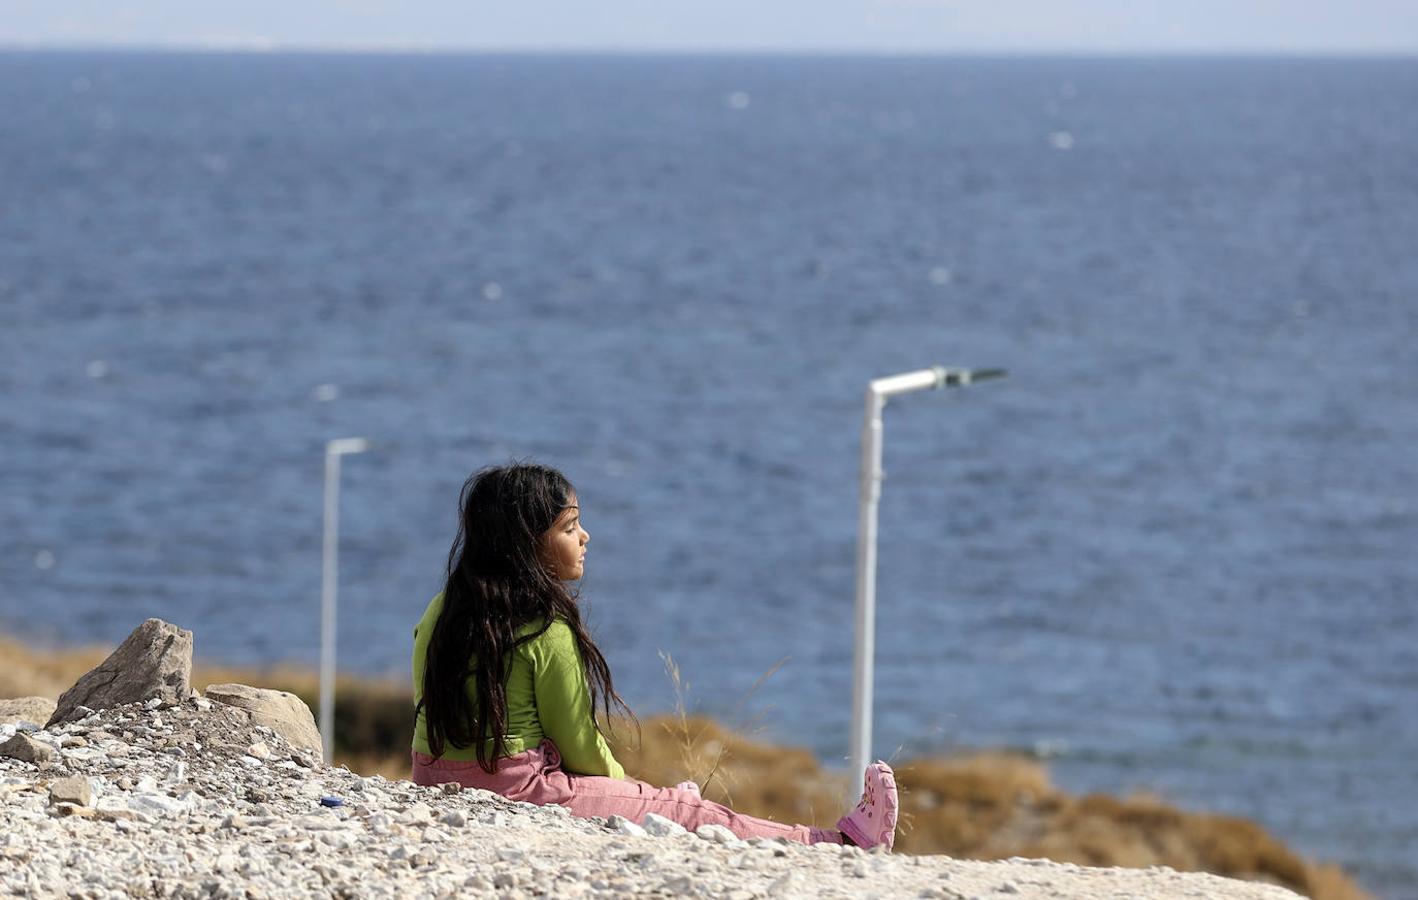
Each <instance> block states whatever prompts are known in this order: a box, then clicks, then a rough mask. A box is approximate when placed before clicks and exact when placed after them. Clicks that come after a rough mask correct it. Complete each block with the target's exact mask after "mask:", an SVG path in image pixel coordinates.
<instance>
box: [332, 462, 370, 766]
mask: <svg viewBox="0 0 1418 900" xmlns="http://www.w3.org/2000/svg"><path fill="white" fill-rule="evenodd" d="M368 449H369V441H366V440H365V439H364V438H340V439H338V440H333V441H330V442H329V443H327V444H326V445H325V550H324V553H323V559H322V561H323V566H322V568H321V575H320V745H321V747H322V748H323V751H324V754H325V762H327V763H328V762H330V759H331V756H332V754H333V753H334V752H335V594H336V592H337V591H338V589H339V586H340V576H339V553H340V457H341V456H344V455H346V454H348V453H363V452H364V451H366V450H368Z"/></svg>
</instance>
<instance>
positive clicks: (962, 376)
mask: <svg viewBox="0 0 1418 900" xmlns="http://www.w3.org/2000/svg"><path fill="white" fill-rule="evenodd" d="M1004 375H1005V370H1004V369H958V368H946V367H944V366H935V367H933V368H930V369H919V370H917V371H915V372H905V373H903V374H901V375H891V376H889V377H886V378H878V379H876V380H874V381H872V382H871V383H870V384H868V385H867V406H866V418H865V419H864V420H863V422H862V469H861V505H860V508H859V511H858V518H857V608H856V627H855V647H854V651H853V663H852V743H851V753H850V757H849V759H850V762H849V763H848V765H849V766H851V768H850V770H849V771H848V774H847V777H848V782H847V783H848V785H850V786H852V787H851V789H850V794H851V797H849V802H850V801H851V800H855V799H856V794H857V793H859V792H860V790H861V787H862V773H863V770H864V769H865V768H866V764H867V760H868V759H869V758H870V756H871V729H872V721H871V718H872V678H873V667H874V665H875V659H876V523H877V507H878V506H879V505H880V501H881V478H882V471H881V411H882V410H883V409H884V408H885V407H886V401H887V400H888V399H889V398H891V397H895V396H896V395H898V394H908V393H910V392H912V391H920V390H925V389H927V388H933V389H936V390H940V389H942V388H947V387H963V386H965V385H967V384H971V383H973V382H976V381H982V380H984V379H986V378H1001V377H1003V376H1004Z"/></svg>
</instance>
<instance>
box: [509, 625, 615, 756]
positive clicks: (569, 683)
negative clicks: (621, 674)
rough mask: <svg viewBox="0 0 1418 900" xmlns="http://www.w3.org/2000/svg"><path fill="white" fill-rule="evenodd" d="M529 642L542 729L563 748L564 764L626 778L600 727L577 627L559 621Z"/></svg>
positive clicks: (553, 741) (559, 749) (528, 651)
mask: <svg viewBox="0 0 1418 900" xmlns="http://www.w3.org/2000/svg"><path fill="white" fill-rule="evenodd" d="M523 646H524V647H525V648H526V649H527V653H528V655H529V656H530V657H531V662H532V673H533V683H532V689H533V691H534V692H535V694H536V699H537V718H538V719H540V720H541V724H542V732H543V733H544V734H545V735H546V736H547V737H549V738H551V740H552V743H554V744H556V749H557V750H558V751H560V753H561V762H562V767H563V768H565V769H566V771H568V772H571V773H574V774H577V775H605V776H608V777H610V778H624V777H625V769H624V768H622V767H621V765H620V763H618V762H616V759H615V757H614V756H613V755H611V750H610V747H608V746H606V739H605V738H604V737H603V736H602V735H601V732H600V729H598V728H597V727H596V718H595V715H594V712H593V710H592V709H591V689H590V687H589V686H588V685H587V684H586V667H585V665H584V664H583V663H582V662H581V654H580V653H579V652H578V651H577V649H576V638H575V636H574V635H573V634H572V633H571V627H570V626H569V625H567V624H566V623H565V622H561V621H556V622H553V623H552V624H551V627H550V628H548V629H547V630H546V631H545V632H544V633H543V634H542V635H541V636H540V637H538V638H537V639H536V640H533V641H529V642H528V643H526V644H524V645H523Z"/></svg>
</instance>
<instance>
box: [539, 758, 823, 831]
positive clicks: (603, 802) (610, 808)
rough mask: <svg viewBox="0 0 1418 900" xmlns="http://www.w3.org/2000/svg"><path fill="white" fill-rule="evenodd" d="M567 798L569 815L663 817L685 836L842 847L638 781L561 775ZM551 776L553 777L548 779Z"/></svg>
mask: <svg viewBox="0 0 1418 900" xmlns="http://www.w3.org/2000/svg"><path fill="white" fill-rule="evenodd" d="M558 774H560V775H561V777H562V778H564V779H566V782H567V788H568V790H569V793H570V796H569V797H567V799H565V800H562V801H558V802H560V803H561V804H562V805H563V806H565V807H567V808H568V809H570V810H571V812H572V814H573V815H576V816H581V817H583V818H589V817H591V816H602V817H606V818H609V817H610V816H623V817H625V818H627V819H629V820H630V821H632V822H641V821H643V820H644V818H645V814H646V813H654V814H656V815H658V816H664V817H665V818H666V819H669V820H670V821H672V822H678V823H679V824H680V825H683V826H684V827H685V828H687V829H689V830H690V831H693V830H695V829H696V828H698V827H699V826H700V825H723V826H724V827H725V828H727V829H729V830H730V831H732V832H733V833H734V835H735V836H736V837H740V838H753V837H761V838H786V839H788V840H790V841H796V842H797V843H800V844H816V843H821V842H824V841H826V842H829V843H834V844H840V843H842V835H841V833H840V832H838V831H835V830H831V829H826V828H813V827H810V826H808V825H783V824H780V823H778V822H773V821H770V820H768V819H760V818H757V817H756V816H746V815H743V814H741V813H736V812H734V811H733V810H732V809H729V808H728V807H727V806H724V805H723V804H721V803H715V802H714V801H712V800H705V799H704V798H703V797H701V796H699V792H698V791H692V790H688V789H685V788H657V787H654V786H652V785H649V784H646V783H645V782H643V781H629V780H627V781H622V780H620V779H617V778H601V777H598V776H593V775H566V774H564V773H558ZM554 778H555V776H553V779H554Z"/></svg>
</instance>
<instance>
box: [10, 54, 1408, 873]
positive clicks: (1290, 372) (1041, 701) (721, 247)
mask: <svg viewBox="0 0 1418 900" xmlns="http://www.w3.org/2000/svg"><path fill="white" fill-rule="evenodd" d="M1415 110H1418V59H1414V58H1392V59H1385V58H1367V59H1365V58H1333V59H1324V58H1255V59H1250V58H1224V57H1223V58H1206V57H1195V58H1186V57H1181V58H1146V57H1137V58H1121V57H1120V58H1085V57H1060V58H1025V57H994V58H992V57H938V58H932V57H920V58H911V57H904V58H893V57H846V56H843V57H834V56H767V55H760V56H730V55H723V56H673V55H666V56H656V55H624V56H621V55H608V56H575V55H556V54H542V55H535V54H534V55H495V54H491V55H397V54H389V55H378V54H297V53H290V54H285V53H249V54H246V53H233V54H221V53H176V52H173V53H157V52H153V53H145V52H78V51H74V52H29V51H19V50H11V51H8V52H4V53H0V630H3V631H4V632H6V633H9V634H11V635H15V636H19V637H22V638H24V639H26V640H29V641H32V642H33V643H35V644H36V645H37V646H44V647H50V646H54V647H57V646H68V645H79V644H91V643H107V644H113V643H116V642H117V641H119V640H121V639H122V638H123V637H124V636H125V635H126V634H127V633H128V632H129V631H130V630H131V629H132V628H133V627H135V626H136V625H137V624H138V623H139V622H140V621H142V620H143V619H144V618H146V617H149V616H158V617H161V618H163V619H166V620H169V621H171V622H174V623H177V624H179V625H181V626H183V627H186V628H190V629H192V630H193V631H194V632H195V635H196V652H197V655H198V657H199V658H201V659H204V660H210V661H223V662H231V663H240V664H258V665H259V664H266V663H274V662H278V661H279V662H293V663H302V664H309V665H311V666H314V665H315V664H316V662H317V660H318V656H319V646H320V612H319V610H320V597H321V548H322V533H323V532H322V528H323V518H322V510H323V505H322V504H323V497H324V494H323V491H324V483H325V482H324V479H325V469H324V465H325V462H324V460H325V450H326V446H327V442H328V441H330V440H334V439H340V438H349V437H359V438H364V439H366V440H367V441H368V442H369V447H368V450H367V451H366V452H363V453H359V454H352V455H348V456H344V457H342V458H341V472H340V479H339V482H338V483H339V488H340V491H339V504H340V506H339V521H338V526H339V532H338V535H339V544H338V546H339V576H338V587H339V595H338V599H339V613H338V640H337V649H338V664H339V666H340V668H341V669H342V670H345V671H349V672H352V673H358V674H363V675H370V676H385V675H388V676H393V677H396V678H406V677H408V665H409V652H410V646H411V629H412V627H413V624H414V623H415V621H416V620H417V619H418V618H419V616H420V614H421V613H422V611H423V609H424V606H425V604H426V603H427V602H428V600H429V598H430V597H431V596H432V594H433V593H434V592H435V591H437V590H438V589H439V587H440V584H441V577H442V573H443V569H444V566H445V565H446V559H447V553H448V549H449V546H450V543H451V542H452V538H453V534H454V529H455V527H456V521H457V499H458V492H459V489H460V487H461V485H462V483H463V481H464V479H465V478H466V477H467V476H468V475H469V474H470V473H471V472H472V471H474V470H476V469H478V468H480V467H482V466H486V465H489V464H495V463H502V462H506V461H509V460H513V459H535V460H539V461H542V462H546V463H549V464H552V465H555V466H558V467H560V468H562V469H563V470H564V471H565V472H566V473H567V475H568V476H569V477H570V478H571V480H572V481H573V482H574V483H575V485H576V487H577V490H578V495H579V497H580V503H581V508H582V512H583V517H584V522H585V525H586V527H587V529H588V531H589V532H590V534H591V541H590V544H589V553H588V556H587V575H586V577H585V579H584V581H583V582H582V584H581V600H582V603H583V604H584V605H585V607H586V608H587V610H588V611H589V612H588V615H589V617H590V619H591V621H592V623H593V625H594V630H595V634H596V636H597V640H598V642H599V644H600V646H601V648H602V649H603V650H604V652H605V654H606V656H607V658H608V660H609V662H610V664H611V667H612V671H613V673H614V675H615V684H616V686H617V688H618V689H619V690H620V692H621V693H622V694H623V695H624V696H625V697H626V699H627V700H628V701H629V702H630V703H631V705H632V706H633V707H634V708H635V709H636V710H637V711H638V712H640V713H641V714H649V713H654V712H659V711H666V710H671V709H674V708H675V707H676V705H680V706H683V707H684V708H686V709H688V710H690V711H694V712H701V713H705V714H709V715H713V716H716V717H719V718H720V719H722V720H724V721H725V722H727V723H728V724H731V725H735V726H737V727H740V728H743V729H745V730H747V731H749V732H750V733H752V734H755V735H756V736H758V737H760V738H761V739H764V740H771V741H776V742H783V743H789V744H795V745H801V746H806V747H809V748H811V749H812V750H813V751H815V752H816V753H817V754H818V756H819V757H820V758H821V759H822V760H823V762H824V763H825V764H826V765H829V766H843V765H845V758H846V756H847V745H848V734H849V727H850V719H851V693H852V654H853V604H854V578H855V571H856V569H855V554H856V542H857V521H858V502H859V497H860V493H859V472H860V453H861V450H860V448H861V433H862V432H861V429H862V420H863V410H864V396H865V391H866V388H867V384H868V382H869V381H871V380H872V379H874V378H879V377H883V376H888V375H893V374H897V373H901V372H909V371H914V370H918V369H922V368H927V367H931V366H935V365H944V366H958V367H964V368H968V369H984V368H1001V369H1004V370H1006V371H1007V375H1006V377H1004V378H998V379H993V380H988V381H979V382H976V383H973V384H970V385H967V386H960V387H950V388H947V389H945V390H942V391H923V392H920V393H913V394H908V395H903V396H900V397H896V398H894V399H892V400H891V401H890V402H889V403H888V405H887V407H886V410H885V413H884V419H883V422H884V425H883V434H884V466H883V468H884V471H885V478H884V481H883V484H882V493H881V506H880V533H879V572H878V578H877V589H878V608H877V614H876V627H877V638H876V655H875V668H874V671H875V678H876V682H875V685H876V697H875V700H876V702H875V707H874V708H875V731H874V738H873V750H874V754H875V755H879V756H882V757H886V758H889V759H898V760H899V759H908V758H911V757H914V756H922V755H930V754H938V753H955V752H968V751H971V750H975V749H1013V750H1018V751H1021V752H1025V753H1028V754H1031V755H1033V756H1036V757H1038V758H1040V759H1042V760H1044V761H1045V762H1046V764H1047V766H1048V767H1049V771H1050V772H1051V775H1052V777H1053V779H1054V781H1055V783H1056V784H1057V785H1059V786H1060V787H1062V788H1064V789H1067V790H1069V791H1074V792H1088V791H1104V792H1109V793H1115V794H1130V793H1132V792H1135V791H1145V792H1148V793H1150V794H1154V795H1158V796H1160V797H1163V798H1165V799H1166V800H1168V801H1170V802H1172V803H1175V804H1177V805H1179V806H1181V807H1183V808H1186V809H1191V810H1197V811H1208V812H1216V813H1223V814H1229V815H1237V816H1245V817H1248V818H1252V819H1255V820H1256V821H1258V822H1260V823H1261V824H1263V825H1264V826H1265V827H1266V828H1267V829H1268V830H1270V831H1271V832H1272V833H1273V834H1274V835H1276V836H1277V837H1278V838H1280V839H1281V840H1283V841H1285V842H1286V843H1287V844H1288V845H1290V846H1291V847H1293V848H1294V849H1296V850H1298V851H1300V852H1302V853H1304V854H1306V855H1308V856H1310V857H1312V858H1315V859H1319V860H1325V861H1331V862H1336V863H1339V864H1341V865H1343V866H1344V868H1345V869H1346V870H1347V871H1349V872H1351V873H1352V874H1353V875H1354V876H1355V877H1356V878H1357V879H1358V881H1359V882H1360V883H1361V884H1362V885H1363V886H1364V887H1366V888H1367V889H1369V890H1370V891H1372V892H1374V893H1375V894H1376V895H1378V896H1380V897H1383V898H1387V900H1397V898H1407V900H1412V898H1415V897H1418V764H1415V762H1416V761H1418V613H1415V608H1418V451H1415V447H1418V115H1415ZM670 664H672V666H673V667H676V668H677V669H678V671H679V675H680V678H679V681H678V684H676V682H675V680H674V679H672V678H671V677H670V675H669V674H668V670H669V668H670V667H671V665H670Z"/></svg>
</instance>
